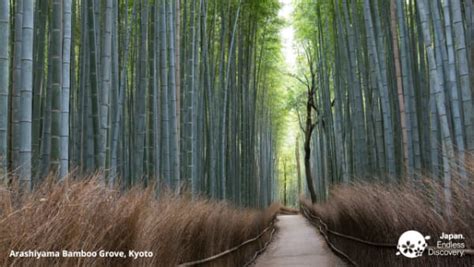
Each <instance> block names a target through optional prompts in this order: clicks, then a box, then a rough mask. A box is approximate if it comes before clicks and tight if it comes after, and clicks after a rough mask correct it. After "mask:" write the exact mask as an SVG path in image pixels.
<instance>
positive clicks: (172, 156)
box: [0, 0, 282, 206]
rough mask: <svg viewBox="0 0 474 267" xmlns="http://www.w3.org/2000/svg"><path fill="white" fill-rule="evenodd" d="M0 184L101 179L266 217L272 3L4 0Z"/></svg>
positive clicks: (274, 33) (270, 169) (270, 185)
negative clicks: (221, 202)
mask: <svg viewBox="0 0 474 267" xmlns="http://www.w3.org/2000/svg"><path fill="white" fill-rule="evenodd" d="M0 2H1V4H0V5H1V6H0V34H1V39H0V42H1V43H0V178H2V180H3V182H5V183H6V182H8V181H10V182H11V181H15V179H18V181H20V183H21V185H22V186H23V187H25V188H28V189H29V188H31V187H34V186H35V184H38V183H39V182H40V181H41V180H42V179H43V178H44V177H45V176H47V175H49V174H53V175H56V176H57V177H58V179H63V178H64V177H66V176H68V175H69V174H70V173H73V174H75V175H76V174H77V175H87V174H92V173H98V175H100V177H102V179H103V181H104V183H106V184H109V185H115V184H121V185H122V186H123V187H129V186H132V185H136V184H143V185H149V184H152V183H153V184H156V185H157V186H158V188H159V189H163V188H170V189H171V190H180V189H182V188H187V190H189V191H190V192H192V194H193V195H198V194H207V195H209V196H211V197H214V198H219V199H229V200H232V201H234V202H236V203H239V204H242V205H248V206H250V205H251V206H267V204H268V203H270V201H271V199H272V192H273V190H274V186H275V185H274V183H275V182H274V181H275V175H276V170H275V155H276V147H277V142H278V131H279V129H280V128H281V126H280V125H281V123H280V119H279V113H281V112H282V111H281V110H279V109H278V108H274V107H275V106H278V105H277V104H278V101H280V100H279V95H281V94H280V93H278V85H277V83H276V81H277V79H276V76H277V75H278V74H277V68H278V62H279V61H280V56H279V54H280V50H279V49H280V48H279V40H278V31H279V27H280V26H279V25H280V23H279V22H278V19H277V15H276V12H277V11H278V8H279V4H278V2H277V1H276V0H264V1H250V0H229V1H217V0H190V1H181V0H173V1H171V0H136V1H133V0H119V1H114V0H103V1H101V0H83V1H72V0H36V1H34V0H18V1H9V0H2V1H0Z"/></svg>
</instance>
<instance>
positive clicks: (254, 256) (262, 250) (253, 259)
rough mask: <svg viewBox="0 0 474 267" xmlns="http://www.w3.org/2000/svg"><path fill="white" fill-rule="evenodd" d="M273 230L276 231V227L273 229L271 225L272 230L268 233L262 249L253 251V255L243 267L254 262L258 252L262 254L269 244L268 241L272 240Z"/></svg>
mask: <svg viewBox="0 0 474 267" xmlns="http://www.w3.org/2000/svg"><path fill="white" fill-rule="evenodd" d="M275 231H276V229H275V227H273V229H272V232H271V233H270V238H269V239H268V240H267V242H266V243H265V245H264V246H263V247H262V249H260V250H258V251H257V252H255V255H253V258H252V259H251V260H250V261H249V262H247V263H246V264H245V265H244V267H247V266H250V265H252V264H253V263H254V262H255V260H256V259H257V257H258V256H260V254H262V253H263V252H264V251H265V250H266V249H267V247H268V245H270V242H272V239H273V234H274V233H275Z"/></svg>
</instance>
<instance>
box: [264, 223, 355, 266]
mask: <svg viewBox="0 0 474 267" xmlns="http://www.w3.org/2000/svg"><path fill="white" fill-rule="evenodd" d="M276 226H277V228H278V234H277V235H276V236H275V239H274V240H273V242H272V243H271V244H270V245H269V247H268V248H267V250H266V251H265V253H264V254H263V255H261V256H260V257H259V258H258V259H257V261H256V264H255V266H257V267H267V266H268V267H270V266H271V267H278V266H347V264H346V263H344V262H343V261H342V260H341V259H339V258H338V257H337V256H336V255H334V254H333V253H332V251H331V250H330V249H329V247H328V246H327V245H326V242H325V241H324V239H323V237H321V236H320V235H319V233H317V231H316V229H315V228H314V227H312V226H311V225H310V224H309V223H308V222H307V220H306V219H305V218H303V216H301V215H280V216H278V217H277V222H276Z"/></svg>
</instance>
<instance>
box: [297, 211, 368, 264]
mask: <svg viewBox="0 0 474 267" xmlns="http://www.w3.org/2000/svg"><path fill="white" fill-rule="evenodd" d="M301 210H302V212H303V214H304V215H305V217H306V216H309V214H310V213H308V211H307V210H306V209H305V207H302V208H301ZM318 219H319V222H320V223H321V224H320V225H316V224H315V223H314V222H313V221H311V220H309V222H310V223H311V224H312V225H314V226H315V227H316V228H317V229H318V230H319V232H320V233H321V235H322V236H323V237H324V239H325V240H326V243H327V244H328V245H329V247H330V248H331V249H332V250H333V251H334V252H335V253H336V254H338V255H339V256H341V257H343V258H344V259H345V260H346V261H347V262H349V263H350V264H352V265H353V266H359V265H358V264H357V263H356V262H355V261H354V260H353V259H351V258H350V257H349V255H347V254H346V253H344V252H343V251H341V250H340V249H338V248H337V247H336V246H335V245H334V244H333V243H331V241H330V240H329V236H328V235H327V233H326V232H325V231H324V230H323V228H322V227H321V226H322V225H324V226H325V228H326V230H327V225H326V224H325V223H324V222H323V221H322V220H321V219H320V218H318Z"/></svg>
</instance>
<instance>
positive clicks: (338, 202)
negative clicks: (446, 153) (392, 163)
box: [301, 161, 474, 267]
mask: <svg viewBox="0 0 474 267" xmlns="http://www.w3.org/2000/svg"><path fill="white" fill-rule="evenodd" d="M473 162H474V161H469V163H468V164H467V165H466V166H467V170H468V173H469V174H468V175H470V177H471V178H469V179H470V182H468V185H467V186H466V184H465V183H463V182H461V179H460V177H458V175H454V177H453V183H452V193H453V198H452V205H453V210H452V213H451V216H448V215H447V214H446V212H445V207H444V203H443V202H444V201H442V199H443V187H442V184H441V182H439V181H438V182H437V181H433V179H429V178H425V179H421V180H420V181H418V182H416V183H415V184H406V183H405V184H396V185H386V184H364V183H355V184H351V185H346V186H343V185H341V186H336V187H334V188H333V189H332V190H331V193H330V197H329V199H328V201H327V202H326V203H323V204H316V205H311V203H310V202H308V201H306V200H303V201H302V203H301V204H302V206H303V208H305V207H307V208H309V209H310V211H311V212H312V213H313V215H316V216H318V217H320V218H321V219H322V220H323V221H324V222H325V223H326V224H327V225H328V228H329V229H332V230H334V231H337V232H340V233H342V234H345V235H350V236H355V237H358V238H360V239H364V240H368V241H372V242H377V243H389V244H394V245H396V244H397V242H398V238H399V236H400V235H401V234H402V233H403V232H405V231H407V230H416V231H419V232H421V233H422V234H423V235H430V236H431V240H429V241H428V242H427V243H428V245H429V246H436V241H438V240H439V236H440V235H441V234H442V233H443V232H444V233H458V234H463V236H464V237H465V240H463V241H464V242H465V245H466V246H467V247H468V248H470V249H473V248H474V187H473V184H472V177H474V167H473V166H474V164H472V163H473ZM307 218H308V219H310V220H312V221H313V222H315V221H316V220H315V219H314V218H311V217H310V216H307ZM329 237H330V241H331V243H333V244H334V245H335V246H336V247H337V248H338V249H340V250H341V251H343V252H344V253H346V254H347V255H348V256H349V257H350V258H351V259H352V260H354V261H355V262H356V263H357V264H358V265H360V266H469V267H472V266H474V255H467V256H464V257H455V256H428V255H427V254H428V253H427V252H428V251H427V250H425V252H424V254H423V256H421V257H419V258H415V259H408V258H405V257H404V256H402V255H400V256H397V255H396V254H395V253H396V252H397V250H396V248H377V247H373V246H369V245H365V244H361V243H358V242H355V241H352V240H348V239H346V238H342V237H338V236H336V235H331V234H330V235H329ZM453 242H457V241H453Z"/></svg>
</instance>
